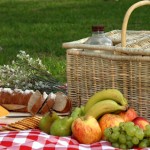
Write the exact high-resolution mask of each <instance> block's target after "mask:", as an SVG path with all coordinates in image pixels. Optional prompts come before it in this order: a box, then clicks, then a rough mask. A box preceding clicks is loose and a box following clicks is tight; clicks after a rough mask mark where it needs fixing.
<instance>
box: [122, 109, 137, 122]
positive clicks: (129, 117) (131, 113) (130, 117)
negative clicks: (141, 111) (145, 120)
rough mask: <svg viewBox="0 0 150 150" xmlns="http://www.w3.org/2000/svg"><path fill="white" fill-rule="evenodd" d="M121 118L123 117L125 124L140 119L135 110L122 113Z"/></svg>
mask: <svg viewBox="0 0 150 150" xmlns="http://www.w3.org/2000/svg"><path fill="white" fill-rule="evenodd" d="M119 116H121V117H122V118H123V120H124V121H125V122H128V121H132V120H133V119H135V118H136V117H138V114H137V112H136V111H135V110H134V109H133V108H128V109H127V110H126V111H122V112H120V113H119Z"/></svg>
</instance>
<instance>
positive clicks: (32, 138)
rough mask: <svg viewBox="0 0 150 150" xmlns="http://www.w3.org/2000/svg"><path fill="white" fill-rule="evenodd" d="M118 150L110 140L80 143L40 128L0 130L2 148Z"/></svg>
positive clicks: (21, 149)
mask: <svg viewBox="0 0 150 150" xmlns="http://www.w3.org/2000/svg"><path fill="white" fill-rule="evenodd" d="M3 149H7V150H118V149H116V148H113V147H112V146H111V144H110V143H109V142H106V141H100V142H97V143H94V144H91V145H89V144H79V143H78V142H77V141H76V140H75V139H74V138H73V137H58V136H52V135H48V134H46V133H44V132H41V131H40V130H38V129H32V130H24V131H3V132H0V150H3Z"/></svg>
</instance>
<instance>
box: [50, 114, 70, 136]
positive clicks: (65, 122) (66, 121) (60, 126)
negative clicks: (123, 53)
mask: <svg viewBox="0 0 150 150" xmlns="http://www.w3.org/2000/svg"><path fill="white" fill-rule="evenodd" d="M72 122H73V118H72V117H64V118H58V119H56V120H55V121H54V122H53V123H52V125H51V127H50V134H51V135H55V136H70V135H71V134H72V132H71V125H72Z"/></svg>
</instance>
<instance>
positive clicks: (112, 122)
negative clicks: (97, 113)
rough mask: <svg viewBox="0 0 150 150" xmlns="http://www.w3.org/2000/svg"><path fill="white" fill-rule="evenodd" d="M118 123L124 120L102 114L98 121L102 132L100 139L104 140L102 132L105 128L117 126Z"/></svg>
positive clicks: (113, 115)
mask: <svg viewBox="0 0 150 150" xmlns="http://www.w3.org/2000/svg"><path fill="white" fill-rule="evenodd" d="M120 122H124V120H123V119H122V118H121V117H120V116H119V115H115V114H104V115H103V116H102V117H101V118H100V120H99V125H100V128H101V130H102V139H105V137H104V131H105V129H106V128H109V127H115V126H119V124H120Z"/></svg>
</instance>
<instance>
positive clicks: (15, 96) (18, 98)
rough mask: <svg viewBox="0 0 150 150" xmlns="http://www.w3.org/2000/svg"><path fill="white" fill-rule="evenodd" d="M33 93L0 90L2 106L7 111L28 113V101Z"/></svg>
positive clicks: (7, 89) (8, 89)
mask: <svg viewBox="0 0 150 150" xmlns="http://www.w3.org/2000/svg"><path fill="white" fill-rule="evenodd" d="M33 93H34V91H32V90H25V91H22V90H21V89H15V90H12V89H10V88H0V104H1V105H2V106H3V107H5V108H6V109H7V110H11V111H19V112H27V105H28V101H29V99H30V97H31V95H32V94H33ZM23 106H24V107H23Z"/></svg>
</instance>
